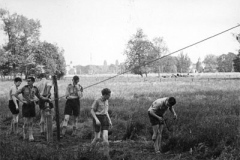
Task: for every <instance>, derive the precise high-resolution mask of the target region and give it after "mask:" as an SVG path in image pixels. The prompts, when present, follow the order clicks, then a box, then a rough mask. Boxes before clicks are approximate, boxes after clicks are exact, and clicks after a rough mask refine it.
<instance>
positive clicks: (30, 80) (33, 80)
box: [27, 77, 35, 85]
mask: <svg viewBox="0 0 240 160" xmlns="http://www.w3.org/2000/svg"><path fill="white" fill-rule="evenodd" d="M27 82H28V84H29V85H31V84H33V83H34V82H35V78H34V77H28V78H27Z"/></svg>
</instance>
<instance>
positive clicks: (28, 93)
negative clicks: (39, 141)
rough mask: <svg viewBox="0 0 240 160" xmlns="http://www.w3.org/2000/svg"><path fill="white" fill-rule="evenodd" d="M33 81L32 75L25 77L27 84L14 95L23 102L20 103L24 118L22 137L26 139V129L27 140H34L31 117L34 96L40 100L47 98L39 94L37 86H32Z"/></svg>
mask: <svg viewBox="0 0 240 160" xmlns="http://www.w3.org/2000/svg"><path fill="white" fill-rule="evenodd" d="M34 82H35V78H34V77H28V78H27V83H28V84H27V85H25V86H24V87H22V88H21V89H19V90H18V91H17V92H16V93H15V94H14V96H15V97H16V98H17V99H18V100H19V101H21V102H22V103H23V105H22V115H23V118H24V124H23V139H24V140H25V139H27V137H26V134H27V131H28V133H29V141H30V142H31V141H34V137H33V118H34V117H35V116H36V112H35V101H36V99H35V96H36V97H37V98H38V99H40V100H46V101H47V100H49V99H48V98H45V97H43V96H41V95H40V94H39V91H38V89H37V87H35V86H33V83H34ZM19 94H22V97H23V99H22V100H21V99H20V98H19V97H18V95H19Z"/></svg>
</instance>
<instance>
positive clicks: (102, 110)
mask: <svg viewBox="0 0 240 160" xmlns="http://www.w3.org/2000/svg"><path fill="white" fill-rule="evenodd" d="M108 106H109V105H108V100H106V101H103V100H102V98H99V99H97V100H95V101H94V102H93V105H92V109H93V111H94V112H95V114H96V115H105V114H107V113H108Z"/></svg>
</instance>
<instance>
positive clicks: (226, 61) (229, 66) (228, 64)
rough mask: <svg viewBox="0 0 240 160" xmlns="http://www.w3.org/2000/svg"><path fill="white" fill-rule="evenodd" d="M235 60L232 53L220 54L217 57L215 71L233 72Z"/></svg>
mask: <svg viewBox="0 0 240 160" xmlns="http://www.w3.org/2000/svg"><path fill="white" fill-rule="evenodd" d="M235 58H236V55H235V54H234V53H231V52H229V53H228V54H222V55H220V56H219V57H217V66H218V67H217V70H218V71H219V72H232V71H234V67H233V60H234V59H235Z"/></svg>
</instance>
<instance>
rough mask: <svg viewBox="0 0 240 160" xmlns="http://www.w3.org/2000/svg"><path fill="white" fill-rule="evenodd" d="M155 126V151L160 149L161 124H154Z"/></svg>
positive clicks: (153, 137)
mask: <svg viewBox="0 0 240 160" xmlns="http://www.w3.org/2000/svg"><path fill="white" fill-rule="evenodd" d="M152 128H153V135H152V140H153V142H154V144H153V146H154V150H155V152H158V151H159V125H154V126H152Z"/></svg>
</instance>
